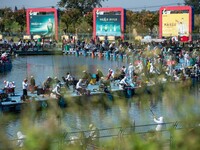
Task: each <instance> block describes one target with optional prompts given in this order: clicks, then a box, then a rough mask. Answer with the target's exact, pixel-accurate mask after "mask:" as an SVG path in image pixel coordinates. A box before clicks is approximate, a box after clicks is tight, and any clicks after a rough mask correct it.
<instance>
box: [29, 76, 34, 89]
mask: <svg viewBox="0 0 200 150" xmlns="http://www.w3.org/2000/svg"><path fill="white" fill-rule="evenodd" d="M29 90H30V91H31V93H33V92H34V91H35V79H34V77H33V76H31V79H30V85H29Z"/></svg>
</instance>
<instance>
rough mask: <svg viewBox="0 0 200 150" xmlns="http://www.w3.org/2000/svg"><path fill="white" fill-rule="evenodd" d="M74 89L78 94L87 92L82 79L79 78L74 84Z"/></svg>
mask: <svg viewBox="0 0 200 150" xmlns="http://www.w3.org/2000/svg"><path fill="white" fill-rule="evenodd" d="M76 90H77V94H78V95H85V94H86V93H87V90H86V86H85V84H84V82H83V79H79V81H78V83H77V84H76Z"/></svg>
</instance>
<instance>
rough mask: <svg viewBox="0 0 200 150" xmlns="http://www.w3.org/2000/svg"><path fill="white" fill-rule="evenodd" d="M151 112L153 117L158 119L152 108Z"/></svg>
mask: <svg viewBox="0 0 200 150" xmlns="http://www.w3.org/2000/svg"><path fill="white" fill-rule="evenodd" d="M150 111H151V113H152V115H153V117H155V118H156V115H155V114H154V112H153V110H152V109H151V108H150Z"/></svg>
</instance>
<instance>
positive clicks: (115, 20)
mask: <svg viewBox="0 0 200 150" xmlns="http://www.w3.org/2000/svg"><path fill="white" fill-rule="evenodd" d="M124 11H125V10H124V9H123V8H94V10H93V38H96V36H114V37H116V36H117V37H119V36H120V37H121V38H122V39H124V30H125V13H124Z"/></svg>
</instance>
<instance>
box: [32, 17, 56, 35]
mask: <svg viewBox="0 0 200 150" xmlns="http://www.w3.org/2000/svg"><path fill="white" fill-rule="evenodd" d="M54 22H55V19H54V14H46V15H30V33H31V34H39V35H43V36H47V37H51V36H53V35H54V34H55V24H54Z"/></svg>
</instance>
